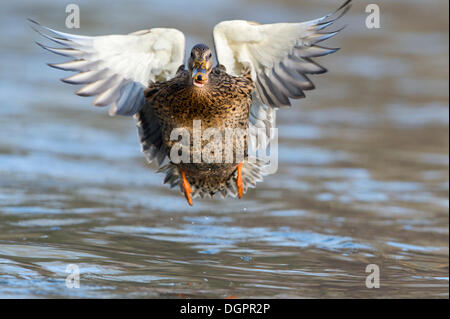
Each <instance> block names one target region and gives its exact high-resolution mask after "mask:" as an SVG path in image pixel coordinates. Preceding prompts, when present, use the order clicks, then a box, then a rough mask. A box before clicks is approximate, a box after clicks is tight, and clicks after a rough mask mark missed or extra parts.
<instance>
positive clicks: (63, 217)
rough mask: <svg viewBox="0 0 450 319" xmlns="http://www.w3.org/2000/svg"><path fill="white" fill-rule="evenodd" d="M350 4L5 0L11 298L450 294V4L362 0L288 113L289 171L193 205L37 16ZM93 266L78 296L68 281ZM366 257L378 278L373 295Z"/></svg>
mask: <svg viewBox="0 0 450 319" xmlns="http://www.w3.org/2000/svg"><path fill="white" fill-rule="evenodd" d="M342 2H343V0H342V1H334V0H327V1H325V0H323V1H317V0H316V1H312V0H309V1H306V0H305V1H296V0H285V1H276V2H275V1H273V0H270V1H269V0H258V1H256V0H244V1H242V0H239V1H238V0H227V1H211V0H210V1H199V0H196V1H181V0H175V1H169V0H167V1H151V0H147V1H137V0H132V1H127V2H111V1H107V0H100V1H87V0H86V1H84V0H83V1H73V2H72V3H75V4H78V5H79V7H80V17H81V23H80V26H81V27H80V29H71V30H70V29H66V27H65V20H66V16H67V13H66V12H65V8H66V5H67V4H68V3H69V2H67V1H61V2H57V1H49V0H40V1H33V2H30V1H24V0H16V1H9V2H2V4H1V10H0V26H1V27H0V297H2V298H7V297H16V298H17V297H19V298H21V297H22V298H23V297H33V298H35V297H38V298H51V297H87V298H89V297H97V298H109V297H127V298H133V297H175V298H186V297H216V298H233V297H242V298H253V297H269V298H311V297H312V298H318V297H319V298H361V297H364V298H401V297H406V298H412V297H414V298H424V297H433V298H434V297H437V298H443V297H445V298H448V271H449V270H448V261H449V247H448V240H449V233H448V231H449V184H448V182H449V157H448V155H449V100H448V98H449V96H448V84H449V83H448V80H449V73H448V72H449V68H448V54H449V46H448V21H449V20H448V9H449V8H448V6H449V3H448V1H446V0H441V1H437V0H435V1H418V0H415V1H411V0H396V1H379V3H378V5H379V6H380V9H381V28H380V29H367V28H366V27H365V19H366V17H367V15H368V14H367V13H365V8H366V6H367V5H368V4H369V3H371V2H372V1H370V2H369V1H354V2H355V3H354V5H353V7H352V9H351V10H350V12H349V13H348V14H347V15H346V16H345V17H344V18H343V19H342V20H341V21H340V22H339V23H338V24H337V25H338V26H339V25H344V24H347V25H348V26H347V28H346V29H345V30H344V31H343V32H341V33H340V34H339V35H338V36H336V37H335V38H333V39H331V40H328V41H327V43H326V44H325V45H326V46H331V47H341V48H342V49H341V50H340V51H338V52H337V53H335V54H333V55H330V56H326V57H322V58H319V59H317V60H316V61H318V62H319V63H321V64H322V65H323V66H325V67H327V68H328V70H329V72H328V73H326V74H324V75H318V76H313V77H312V79H313V81H314V82H315V84H316V87H317V88H316V90H314V91H308V92H307V97H306V99H302V100H298V101H294V103H293V107H292V108H290V109H284V110H281V111H280V112H278V118H277V119H278V126H279V135H280V148H279V170H278V172H277V173H276V174H274V175H271V176H268V177H267V178H265V180H264V182H263V183H259V184H258V187H257V188H256V189H251V190H250V191H249V192H248V193H247V194H246V195H245V196H244V198H243V199H242V200H235V199H229V200H227V201H222V200H200V199H197V200H196V201H195V206H194V207H193V208H190V207H189V206H188V205H187V204H186V202H185V200H184V198H183V196H182V195H181V194H180V193H179V192H178V191H177V190H170V189H169V188H168V187H167V186H166V185H162V181H163V176H162V175H160V174H157V173H155V171H154V170H153V169H152V167H150V166H149V165H148V164H146V163H145V159H144V156H143V155H142V154H141V153H140V146H139V143H138V139H137V134H136V130H135V123H134V121H133V119H131V118H125V117H110V116H108V114H107V110H106V109H104V108H94V107H92V106H91V102H92V101H91V100H90V99H88V98H81V97H78V96H76V95H75V94H73V92H74V91H75V90H76V87H73V86H69V85H67V84H64V83H62V82H59V81H58V79H60V78H63V77H67V76H68V75H69V74H70V73H67V72H63V71H58V70H54V69H51V68H49V67H48V66H46V65H45V63H47V62H62V61H64V58H63V57H59V56H55V55H53V54H51V53H48V52H46V51H44V50H42V49H41V48H39V47H38V46H37V45H36V44H35V43H34V41H35V40H38V41H42V38H40V37H39V36H38V35H37V34H36V33H35V32H33V31H32V30H31V28H30V26H29V24H28V23H27V21H26V18H33V19H35V20H37V21H39V22H40V23H42V24H44V25H47V26H49V27H52V28H55V29H57V30H60V31H64V32H70V33H77V34H84V35H103V34H112V33H122V34H124V33H129V32H134V31H136V30H140V29H146V28H152V27H174V28H177V29H179V30H182V31H183V32H184V33H185V34H186V37H187V46H186V49H187V50H190V49H191V47H192V45H193V44H195V43H197V42H205V43H206V44H209V45H212V36H211V31H212V28H213V26H214V25H215V24H216V23H218V22H220V21H222V20H227V19H246V20H253V21H258V22H260V23H274V22H299V21H305V20H310V19H313V18H317V17H321V16H323V15H325V14H327V13H329V12H332V11H334V10H335V9H336V8H337V7H338V6H339V5H340V4H341V3H342ZM68 264H76V265H78V266H79V268H80V272H81V274H80V275H81V279H80V285H81V286H80V288H79V289H69V288H66V286H65V278H66V276H67V275H68V274H67V273H66V267H67V265H68ZM368 264H376V265H377V266H379V269H380V284H381V287H380V288H378V289H368V288H366V285H365V281H366V276H367V275H368V274H367V273H366V272H365V269H366V266H367V265H368Z"/></svg>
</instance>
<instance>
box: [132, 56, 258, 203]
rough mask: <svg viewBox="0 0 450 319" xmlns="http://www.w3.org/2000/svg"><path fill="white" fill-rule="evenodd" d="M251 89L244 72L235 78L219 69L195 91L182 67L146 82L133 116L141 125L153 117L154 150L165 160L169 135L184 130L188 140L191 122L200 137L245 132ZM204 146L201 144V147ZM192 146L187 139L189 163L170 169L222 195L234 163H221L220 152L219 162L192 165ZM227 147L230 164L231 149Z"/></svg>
mask: <svg viewBox="0 0 450 319" xmlns="http://www.w3.org/2000/svg"><path fill="white" fill-rule="evenodd" d="M253 89H254V85H253V82H252V80H251V75H250V72H249V71H247V72H244V73H243V74H242V76H237V77H236V76H232V75H229V74H228V73H226V70H225V68H224V67H223V66H222V65H218V66H217V67H215V68H214V69H213V70H212V72H211V73H210V74H209V80H208V83H207V84H206V85H205V86H204V87H203V88H197V87H195V86H193V85H192V84H191V83H190V74H189V72H188V71H187V70H185V69H184V66H182V67H180V68H179V70H178V72H177V75H176V76H175V77H174V78H172V79H170V80H168V81H166V82H161V83H152V84H151V85H150V86H149V87H148V88H147V89H146V91H145V98H146V102H147V103H146V106H145V107H144V109H143V110H141V111H140V114H139V117H140V118H141V119H143V121H145V120H146V119H148V118H149V117H150V116H155V117H156V118H157V121H158V125H159V127H160V132H161V144H162V145H160V146H161V147H163V148H164V152H165V155H166V156H169V155H170V154H169V153H170V149H171V147H172V146H173V145H174V144H175V143H176V142H177V141H176V140H171V139H170V134H171V132H172V130H173V129H175V128H186V129H187V130H188V131H189V133H190V136H191V137H192V136H193V121H194V120H201V132H202V134H203V132H204V131H205V129H207V128H218V129H220V132H221V133H222V136H224V134H225V132H224V130H225V128H232V129H235V128H239V129H242V130H247V129H248V119H249V113H250V107H251V104H252V96H251V92H252V90H253ZM244 141H245V142H244V150H245V157H246V156H247V146H248V145H247V143H248V134H245V136H244ZM209 142H210V141H202V147H204V146H205V145H206V144H208V143H209ZM222 142H224V140H222ZM221 146H222V145H221ZM192 147H193V141H192V139H191V154H190V159H191V163H179V164H177V165H176V166H177V167H179V168H182V169H183V170H184V171H185V172H186V176H187V179H188V181H189V183H190V184H191V185H192V186H193V187H194V189H199V190H200V192H206V193H208V194H209V195H214V194H215V193H216V192H219V191H223V190H224V189H225V188H226V187H227V184H228V186H230V183H232V180H233V177H234V173H235V171H236V166H237V164H239V163H236V162H232V163H225V159H224V157H225V152H222V153H223V154H222V158H223V160H222V161H221V163H205V162H204V161H202V162H201V163H194V162H193V154H192V152H193V149H192ZM233 148H234V150H233V151H234V152H233V159H235V158H236V156H235V155H236V150H235V145H234V146H233Z"/></svg>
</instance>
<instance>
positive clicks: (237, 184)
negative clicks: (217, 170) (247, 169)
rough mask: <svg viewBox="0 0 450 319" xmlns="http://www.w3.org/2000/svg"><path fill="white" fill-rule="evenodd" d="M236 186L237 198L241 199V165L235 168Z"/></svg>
mask: <svg viewBox="0 0 450 319" xmlns="http://www.w3.org/2000/svg"><path fill="white" fill-rule="evenodd" d="M236 186H237V189H238V196H239V198H242V195H244V182H242V163H240V164H239V165H238V166H237V178H236Z"/></svg>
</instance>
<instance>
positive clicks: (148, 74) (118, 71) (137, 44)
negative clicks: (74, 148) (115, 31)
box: [30, 20, 185, 115]
mask: <svg viewBox="0 0 450 319" xmlns="http://www.w3.org/2000/svg"><path fill="white" fill-rule="evenodd" d="M30 21H31V22H32V23H33V24H34V26H36V29H35V30H36V31H37V32H39V33H40V34H41V35H42V36H44V37H45V38H47V39H50V40H52V41H54V42H56V43H58V44H59V45H61V47H58V48H54V47H49V46H45V45H42V44H40V43H38V44H39V45H40V46H41V47H43V48H44V49H46V50H49V51H50V52H53V53H56V54H59V55H62V56H65V57H68V58H70V59H71V60H70V61H68V62H64V63H58V64H49V66H51V67H54V68H57V69H61V70H65V71H75V72H78V73H77V74H75V75H72V76H69V77H67V78H65V79H62V81H63V82H66V83H70V84H82V85H84V86H83V87H82V88H81V89H79V90H78V91H77V92H76V94H78V95H81V96H96V98H95V100H94V105H96V106H107V105H110V104H112V107H111V108H110V110H109V113H110V114H111V115H116V114H120V115H134V114H136V113H137V112H138V111H139V110H141V109H142V106H143V105H144V103H145V99H144V89H145V88H146V87H147V85H148V84H149V82H155V81H166V80H168V79H169V78H171V77H172V76H174V75H175V73H176V71H177V69H178V67H179V66H180V65H181V64H183V61H184V52H185V38H184V35H183V33H182V32H181V31H179V30H176V29H166V28H155V29H148V30H141V31H138V32H134V33H131V34H128V35H105V36H92V37H91V36H81V35H74V34H69V33H64V32H59V31H56V30H52V29H50V28H47V27H45V26H42V25H40V24H38V23H37V22H35V21H33V20H30ZM47 33H49V34H50V35H47Z"/></svg>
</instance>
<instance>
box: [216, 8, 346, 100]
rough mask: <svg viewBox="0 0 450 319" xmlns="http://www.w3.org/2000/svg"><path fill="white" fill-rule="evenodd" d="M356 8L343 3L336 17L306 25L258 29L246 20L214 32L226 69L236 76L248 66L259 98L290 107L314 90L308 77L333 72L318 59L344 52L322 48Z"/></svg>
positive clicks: (221, 25) (224, 24) (259, 26)
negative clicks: (337, 24)
mask: <svg viewBox="0 0 450 319" xmlns="http://www.w3.org/2000/svg"><path fill="white" fill-rule="evenodd" d="M350 6H351V0H347V1H346V2H345V3H343V4H342V5H341V6H340V7H339V8H338V9H337V10H336V11H335V12H333V13H331V14H328V15H326V16H324V17H321V18H318V19H314V20H311V21H307V22H301V23H275V24H258V23H254V22H249V21H244V20H233V21H223V22H221V23H219V24H217V25H216V26H215V27H214V32H213V35H214V44H215V47H216V54H217V58H218V61H219V63H220V64H223V65H224V66H225V67H226V69H227V71H228V72H230V73H231V74H233V75H240V74H241V73H242V72H243V70H244V69H245V68H246V67H248V68H250V70H251V73H252V79H253V80H254V81H255V84H256V92H257V94H258V98H259V99H260V100H261V101H262V102H263V103H264V104H268V105H270V106H272V107H280V106H289V105H290V101H289V99H290V98H301V97H304V96H305V95H304V92H303V91H304V90H311V89H313V88H314V85H313V83H312V82H311V81H310V80H309V78H308V77H307V75H308V74H321V73H325V72H326V71H327V70H326V69H325V68H324V67H322V66H320V65H319V64H317V63H316V62H314V61H313V60H312V58H315V57H320V56H324V55H328V54H331V53H334V52H336V51H337V50H338V49H334V48H327V47H323V46H319V45H317V43H320V42H322V41H325V40H327V39H329V38H331V37H333V36H335V35H336V34H337V33H338V32H339V31H341V30H342V28H341V29H338V30H335V31H331V32H326V28H327V27H329V26H331V25H332V24H333V23H334V22H336V20H338V19H339V18H340V17H342V15H344V14H345V13H346V12H347V11H348V10H349V8H350Z"/></svg>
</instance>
